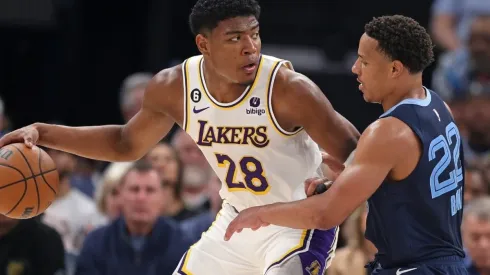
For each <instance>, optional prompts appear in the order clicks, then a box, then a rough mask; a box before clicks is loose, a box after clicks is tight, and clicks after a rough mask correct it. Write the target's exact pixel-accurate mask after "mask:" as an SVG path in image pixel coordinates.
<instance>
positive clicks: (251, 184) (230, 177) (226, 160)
mask: <svg viewBox="0 0 490 275" xmlns="http://www.w3.org/2000/svg"><path fill="white" fill-rule="evenodd" d="M215 156H216V160H217V161H218V167H222V168H227V169H228V170H227V172H226V178H225V182H226V185H227V186H228V190H229V191H249V192H252V193H254V194H257V195H264V194H267V192H269V189H270V185H269V183H268V182H267V178H266V177H265V173H264V169H263V167H262V163H261V162H260V161H259V160H257V159H256V158H254V157H251V156H244V157H242V158H241V159H240V160H239V161H238V163H236V162H235V161H234V160H233V159H231V158H230V156H228V155H225V154H219V153H215ZM237 164H238V169H240V171H241V172H242V174H243V179H244V182H241V181H237V179H236V175H237Z"/></svg>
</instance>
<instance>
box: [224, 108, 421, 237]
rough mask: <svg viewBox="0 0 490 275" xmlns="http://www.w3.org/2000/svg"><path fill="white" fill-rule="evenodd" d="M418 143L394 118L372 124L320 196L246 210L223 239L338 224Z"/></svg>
mask: <svg viewBox="0 0 490 275" xmlns="http://www.w3.org/2000/svg"><path fill="white" fill-rule="evenodd" d="M416 148H418V140H417V138H416V137H415V134H414V133H413V132H412V131H411V130H410V128H409V127H408V126H406V125H405V124H403V122H401V121H399V120H397V119H396V118H391V117H390V118H385V119H381V120H378V121H376V122H374V123H373V124H371V125H370V126H369V127H368V128H367V129H366V131H365V132H364V133H363V134H362V136H361V138H360V140H359V144H358V146H357V150H356V154H355V155H354V159H353V161H352V163H351V164H350V165H348V166H347V167H346V168H345V170H344V171H343V172H342V173H341V174H340V175H339V177H338V178H337V179H336V180H335V182H334V183H333V184H332V186H331V187H330V188H329V189H328V190H327V191H326V192H325V193H323V194H320V195H315V196H311V197H309V198H307V199H304V200H301V201H296V202H290V203H276V204H270V205H265V206H259V207H252V208H249V209H246V210H244V211H242V212H240V214H239V215H238V217H237V218H236V219H235V220H233V221H232V222H231V224H230V225H229V227H228V230H227V233H226V236H225V239H227V238H229V237H230V236H231V235H232V234H233V233H235V232H240V231H241V229H243V228H253V227H257V226H262V225H268V224H275V225H279V226H285V227H291V228H298V229H329V228H332V227H334V226H337V225H340V224H341V223H342V222H343V221H344V220H345V219H346V218H347V217H348V216H349V215H350V214H351V213H352V212H353V211H354V210H355V209H356V208H357V207H359V205H361V204H362V203H364V202H365V201H366V200H367V199H368V198H369V197H370V196H371V195H372V194H373V193H374V192H375V191H376V189H378V187H379V186H380V185H381V183H382V182H383V180H384V179H385V178H386V177H387V175H388V174H389V173H390V172H391V171H392V169H393V168H394V167H395V166H396V165H400V163H403V158H404V157H405V156H406V155H407V154H409V153H410V151H412V153H413V151H414V150H417V149H416Z"/></svg>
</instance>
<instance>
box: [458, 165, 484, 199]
mask: <svg viewBox="0 0 490 275" xmlns="http://www.w3.org/2000/svg"><path fill="white" fill-rule="evenodd" d="M464 178H465V185H464V195H463V198H464V203H465V204H468V203H469V202H470V201H472V200H474V199H477V198H480V197H485V196H488V195H489V189H490V187H489V186H488V184H487V183H486V182H485V178H484V174H483V171H481V170H480V169H478V168H477V167H474V166H472V165H466V167H465V175H464Z"/></svg>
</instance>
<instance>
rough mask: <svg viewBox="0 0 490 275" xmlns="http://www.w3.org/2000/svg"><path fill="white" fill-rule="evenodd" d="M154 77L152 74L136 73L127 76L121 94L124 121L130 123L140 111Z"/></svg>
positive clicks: (120, 101) (120, 102)
mask: <svg viewBox="0 0 490 275" xmlns="http://www.w3.org/2000/svg"><path fill="white" fill-rule="evenodd" d="M152 77H153V75H152V74H150V73H144V72H139V73H134V74H131V75H129V76H127V77H126V78H125V79H124V80H123V83H122V85H121V90H120V92H119V107H120V109H121V113H122V116H123V118H124V121H126V122H128V121H129V120H130V119H131V118H132V117H133V116H134V115H135V114H136V113H137V112H138V111H139V110H140V109H141V104H142V102H143V95H144V94H145V88H146V86H147V85H148V82H150V80H151V79H152Z"/></svg>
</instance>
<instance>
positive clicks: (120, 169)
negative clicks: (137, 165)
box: [95, 162, 133, 221]
mask: <svg viewBox="0 0 490 275" xmlns="http://www.w3.org/2000/svg"><path fill="white" fill-rule="evenodd" d="M131 165H133V164H132V163H131V162H115V163H111V164H110V165H109V166H108V167H107V168H106V169H105V170H104V174H103V175H102V180H101V183H100V184H99V187H98V189H97V191H96V195H95V199H96V203H97V208H98V210H99V211H100V213H102V214H103V215H105V217H106V218H107V219H108V220H111V221H112V220H114V219H116V218H118V217H119V216H120V215H121V208H122V205H121V200H120V195H119V193H120V192H119V187H120V184H121V179H122V177H123V175H124V174H125V173H126V172H127V170H128V169H129V168H130V167H131Z"/></svg>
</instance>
